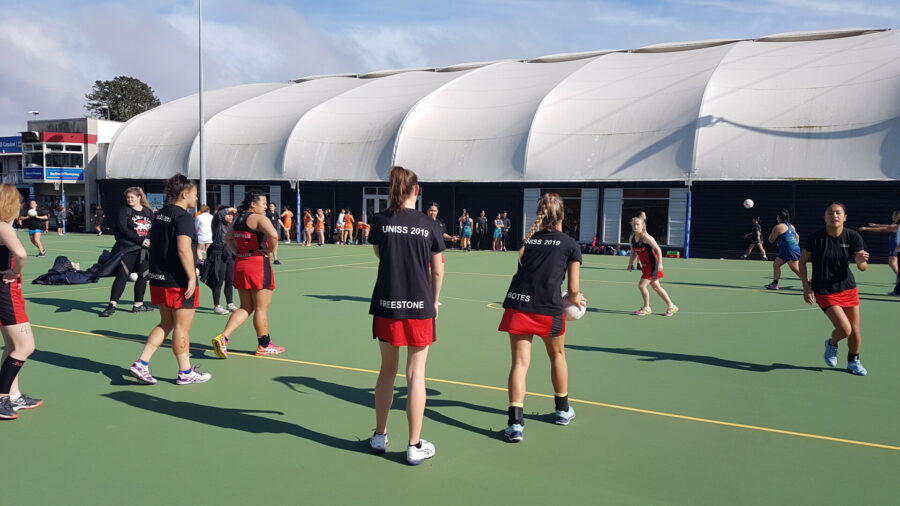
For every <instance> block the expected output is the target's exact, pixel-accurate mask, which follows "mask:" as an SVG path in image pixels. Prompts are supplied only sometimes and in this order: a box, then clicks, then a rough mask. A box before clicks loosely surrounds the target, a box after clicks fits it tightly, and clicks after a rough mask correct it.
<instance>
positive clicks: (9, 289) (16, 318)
mask: <svg viewBox="0 0 900 506" xmlns="http://www.w3.org/2000/svg"><path fill="white" fill-rule="evenodd" d="M27 322H28V315H27V314H25V297H23V296H22V282H21V281H15V282H13V283H9V284H6V283H2V282H0V325H2V326H4V327H5V326H7V325H18V324H20V323H27Z"/></svg>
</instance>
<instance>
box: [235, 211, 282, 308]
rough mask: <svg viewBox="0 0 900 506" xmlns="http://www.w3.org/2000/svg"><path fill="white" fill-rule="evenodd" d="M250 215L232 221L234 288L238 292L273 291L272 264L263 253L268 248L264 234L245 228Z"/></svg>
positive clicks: (243, 215)
mask: <svg viewBox="0 0 900 506" xmlns="http://www.w3.org/2000/svg"><path fill="white" fill-rule="evenodd" d="M248 217H250V213H244V214H242V215H240V216H238V217H237V219H236V220H235V221H234V228H233V230H234V242H235V246H236V248H237V257H236V258H235V261H234V287H235V288H237V289H239V290H274V289H275V275H274V274H273V272H272V264H271V263H270V262H269V257H268V256H267V255H266V253H264V250H265V251H267V250H268V247H269V243H268V238H267V237H266V234H265V233H264V232H257V231H256V230H251V229H250V227H248V226H247V218H248Z"/></svg>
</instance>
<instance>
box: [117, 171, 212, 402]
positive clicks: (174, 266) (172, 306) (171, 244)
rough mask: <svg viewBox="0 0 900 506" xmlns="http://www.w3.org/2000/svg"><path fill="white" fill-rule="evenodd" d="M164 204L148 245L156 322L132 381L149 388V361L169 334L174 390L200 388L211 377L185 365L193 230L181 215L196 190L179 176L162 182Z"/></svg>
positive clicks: (192, 298) (192, 304) (193, 278)
mask: <svg viewBox="0 0 900 506" xmlns="http://www.w3.org/2000/svg"><path fill="white" fill-rule="evenodd" d="M166 196H167V197H168V203H167V205H166V206H165V207H164V208H162V209H160V211H159V212H158V213H156V216H155V217H154V219H153V228H152V229H151V235H150V241H151V249H150V275H149V277H150V295H151V297H152V300H153V303H154V304H157V305H158V306H159V323H158V324H157V325H156V327H153V330H152V331H150V335H149V336H148V337H147V344H145V345H144V350H143V351H142V352H141V356H140V358H139V359H138V360H137V361H136V362H135V363H134V364H132V365H131V369H130V372H131V374H132V376H134V377H135V378H137V379H138V380H139V381H141V382H142V383H147V384H150V385H153V384H155V383H156V378H154V377H153V375H152V374H151V373H150V359H151V358H152V357H153V354H154V353H155V352H156V350H157V349H159V347H160V346H161V345H162V343H163V341H165V340H166V336H167V335H169V333H170V332H171V333H172V353H174V354H175V359H176V360H177V361H178V378H177V379H176V380H175V383H176V384H178V385H190V384H193V383H204V382H206V381H209V379H210V378H211V377H212V375H211V374H209V373H201V372H199V371H197V367H195V366H192V365H191V353H190V352H191V350H190V346H191V338H190V331H191V325H192V324H193V323H194V313H195V311H196V309H197V306H199V304H200V293H199V291H198V290H197V264H198V263H200V259H199V257H198V256H197V230H196V229H195V228H194V218H193V217H192V216H191V215H190V214H189V213H188V212H187V210H188V209H190V208H192V207H196V206H197V186H196V185H195V184H194V182H193V181H191V180H189V179H188V178H186V177H184V176H183V175H181V174H175V175H174V176H172V177H170V178H169V179H168V180H167V181H166Z"/></svg>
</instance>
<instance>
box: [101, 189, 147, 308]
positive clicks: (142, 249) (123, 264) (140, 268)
mask: <svg viewBox="0 0 900 506" xmlns="http://www.w3.org/2000/svg"><path fill="white" fill-rule="evenodd" d="M125 203H126V204H128V205H126V206H124V207H122V208H121V209H119V218H118V219H117V220H116V229H115V237H116V244H115V245H114V246H113V253H118V252H121V253H122V259H121V260H120V261H119V265H118V267H117V268H116V279H115V281H113V284H112V289H111V291H110V294H109V304H108V305H107V306H106V309H104V310H103V312H102V313H100V316H101V317H109V316H112V315H113V313H115V312H116V306H118V305H119V298H120V297H121V296H122V293H123V292H124V291H125V284H126V283H127V282H128V279H129V277H131V278H132V281H134V306H133V307H132V309H131V312H132V313H143V312H146V311H153V307H152V306H148V305H145V304H144V292H145V291H146V290H147V273H148V271H149V269H150V226H151V225H152V224H153V211H151V210H150V203H149V202H147V195H146V194H145V193H144V190H143V189H141V188H140V187H139V186H133V187H131V188H128V189H127V190H125Z"/></svg>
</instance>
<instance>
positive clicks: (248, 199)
mask: <svg viewBox="0 0 900 506" xmlns="http://www.w3.org/2000/svg"><path fill="white" fill-rule="evenodd" d="M265 196H266V194H265V193H263V192H257V191H250V192H247V193H245V194H244V201H243V202H242V203H241V205H239V206H238V208H237V210H238V213H240V214H244V213H246V212H247V211H249V210H250V204H252V203H254V202H256V201H257V200H259V199H260V198H262V197H265Z"/></svg>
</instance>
